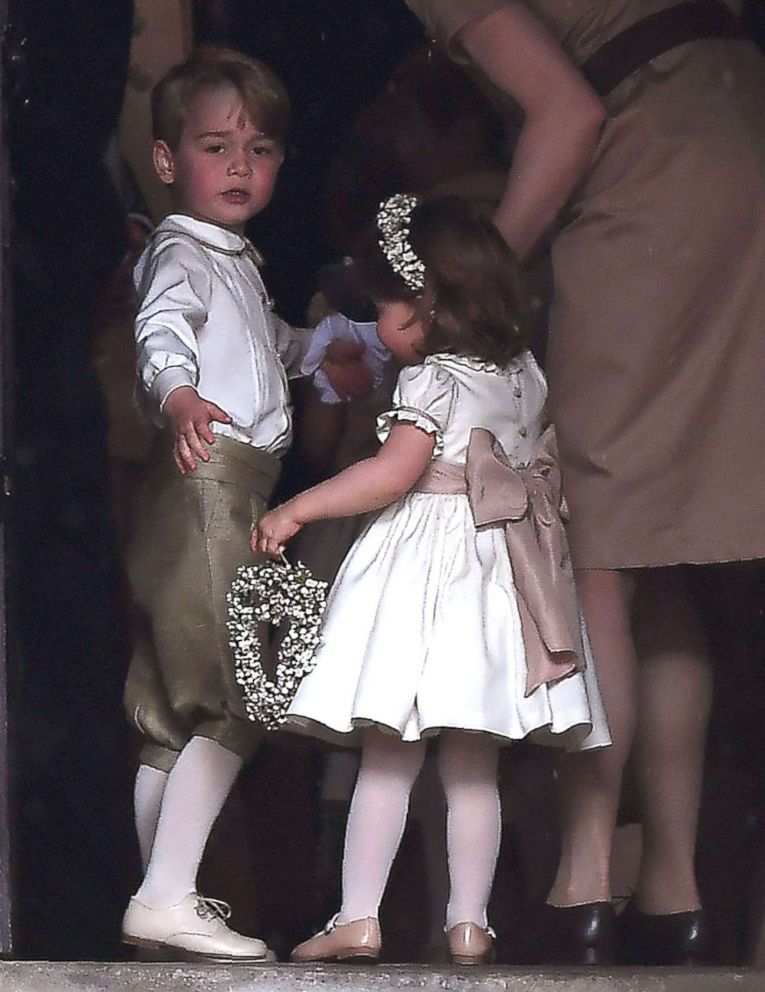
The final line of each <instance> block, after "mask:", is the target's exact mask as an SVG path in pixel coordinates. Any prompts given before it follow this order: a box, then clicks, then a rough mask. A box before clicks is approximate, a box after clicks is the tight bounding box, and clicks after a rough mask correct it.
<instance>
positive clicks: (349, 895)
mask: <svg viewBox="0 0 765 992" xmlns="http://www.w3.org/2000/svg"><path fill="white" fill-rule="evenodd" d="M424 756H425V744H424V742H423V741H418V742H416V743H414V742H412V743H404V742H403V741H401V740H399V739H398V738H397V737H393V736H392V735H387V734H383V733H381V732H380V731H377V730H370V731H368V733H367V736H366V737H365V739H364V751H363V754H362V758H361V767H360V769H359V776H358V779H357V781H356V788H355V790H354V793H353V799H352V800H351V808H350V812H349V814H348V826H347V828H346V834H345V853H344V855H343V905H342V909H341V911H340V916H339V922H341V923H350V922H351V921H352V920H360V919H364V917H367V916H374V917H376V916H377V913H378V910H379V907H380V901H381V900H382V895H383V892H384V891H385V885H386V883H387V881H388V875H389V874H390V869H391V865H392V864H393V859H394V858H395V856H396V851H397V850H398V846H399V844H400V843H401V837H402V836H403V833H404V826H405V825H406V816H407V812H408V810H409V794H410V792H411V791H412V786H413V785H414V781H415V779H416V778H417V774H418V772H419V770H420V766H421V765H422V759H423V757H424Z"/></svg>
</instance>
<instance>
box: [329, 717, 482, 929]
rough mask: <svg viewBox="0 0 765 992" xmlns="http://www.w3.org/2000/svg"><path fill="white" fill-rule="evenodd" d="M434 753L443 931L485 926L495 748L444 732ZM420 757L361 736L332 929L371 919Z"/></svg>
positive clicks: (399, 744)
mask: <svg viewBox="0 0 765 992" xmlns="http://www.w3.org/2000/svg"><path fill="white" fill-rule="evenodd" d="M438 748H439V751H438V768H439V773H440V776H441V781H442V783H443V787H444V792H445V794H446V806H447V837H446V842H447V852H448V858H449V881H450V894H449V904H448V906H447V909H446V928H447V929H450V928H451V927H453V926H455V924H457V923H463V922H473V923H478V924H480V925H481V926H486V925H487V920H486V907H487V905H488V902H489V896H490V894H491V886H492V882H493V879H494V869H495V867H496V863H497V856H498V854H499V841H500V832H501V814H500V804H499V792H498V789H497V746H496V744H495V743H494V742H493V741H492V740H491V739H490V738H489V737H487V736H485V735H483V734H467V733H463V732H459V731H444V732H442V733H441V734H440V736H439V740H438ZM424 757H425V743H424V741H417V742H413V743H405V742H403V741H401V740H400V739H399V738H398V737H394V736H393V735H391V734H384V733H381V732H380V731H378V730H374V729H371V730H368V731H367V732H366V736H365V738H364V749H363V754H362V759H361V767H360V769H359V777H358V780H357V782H356V789H355V791H354V793H353V799H352V801H351V808H350V812H349V814H348V826H347V829H346V837H345V854H344V857H343V904H342V908H341V911H340V916H339V921H340V922H342V923H348V922H350V921H352V920H358V919H363V918H364V917H367V916H373V917H376V916H377V914H378V911H379V906H380V902H381V900H382V895H383V892H384V890H385V885H386V883H387V881H388V875H389V874H390V869H391V866H392V864H393V859H394V857H395V856H396V852H397V850H398V847H399V844H400V843H401V837H402V835H403V833H404V826H405V824H406V817H407V813H408V810H409V795H410V793H411V791H412V786H413V785H414V782H415V779H416V778H417V775H418V773H419V771H420V767H421V766H422V761H423V758H424Z"/></svg>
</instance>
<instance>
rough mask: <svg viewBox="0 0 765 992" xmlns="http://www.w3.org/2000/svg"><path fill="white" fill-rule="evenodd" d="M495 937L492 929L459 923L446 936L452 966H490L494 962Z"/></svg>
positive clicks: (468, 923) (475, 924)
mask: <svg viewBox="0 0 765 992" xmlns="http://www.w3.org/2000/svg"><path fill="white" fill-rule="evenodd" d="M495 937H496V934H495V933H494V931H493V930H492V929H491V927H481V926H479V925H478V924H477V923H470V922H466V923H457V924H456V925H455V926H453V927H452V928H451V930H449V931H447V934H446V938H447V940H448V942H449V957H450V958H451V959H452V964H465V965H475V964H490V963H491V962H492V961H493V960H494V940H495Z"/></svg>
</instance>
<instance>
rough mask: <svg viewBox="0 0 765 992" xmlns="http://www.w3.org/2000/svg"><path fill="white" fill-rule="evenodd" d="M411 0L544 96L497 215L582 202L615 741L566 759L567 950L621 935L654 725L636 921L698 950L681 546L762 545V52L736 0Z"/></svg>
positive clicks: (563, 244) (702, 696) (586, 463)
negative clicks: (626, 802)
mask: <svg viewBox="0 0 765 992" xmlns="http://www.w3.org/2000/svg"><path fill="white" fill-rule="evenodd" d="M407 3H408V4H409V6H410V7H412V8H413V9H414V10H415V12H416V13H417V14H418V15H419V16H420V17H421V19H422V20H423V21H424V22H425V24H426V25H427V26H428V28H429V30H430V31H431V33H432V34H433V35H434V36H437V37H438V38H439V39H440V40H441V41H442V42H444V43H445V44H446V45H448V46H449V48H450V50H451V51H452V53H453V54H455V56H457V57H460V56H462V57H467V58H468V59H469V60H470V61H472V62H473V64H474V65H476V66H477V67H479V68H480V69H481V70H482V71H483V73H484V74H485V75H486V76H487V77H488V78H489V80H490V81H491V82H492V83H493V84H494V85H495V86H496V87H497V88H498V89H499V90H501V91H503V92H504V93H506V94H508V95H510V96H511V97H512V98H513V99H514V100H515V102H516V103H517V104H519V105H520V108H521V110H522V111H523V113H524V124H523V127H522V129H521V133H520V138H519V141H518V145H517V149H516V155H515V159H514V163H513V167H512V169H511V172H510V175H509V178H508V185H507V190H506V194H505V197H504V199H503V201H502V204H501V205H500V208H499V211H498V213H497V217H496V219H497V223H498V225H499V226H500V228H501V229H502V231H503V233H504V234H505V237H506V238H507V240H508V242H509V243H510V244H511V245H512V246H513V247H514V248H515V249H516V250H517V251H518V252H519V253H520V254H521V255H522V256H523V255H527V254H528V253H529V251H530V250H531V248H532V247H533V245H534V244H535V242H536V241H537V240H538V238H539V237H540V235H541V234H542V233H543V232H544V231H545V229H546V228H548V227H549V226H550V224H551V221H552V218H553V217H554V215H556V214H557V213H558V211H559V210H560V208H561V207H562V206H563V205H564V204H565V203H567V208H566V210H565V213H564V215H563V224H562V226H561V227H560V228H559V229H558V231H557V233H556V235H555V237H554V240H553V249H552V250H553V267H554V272H555V296H554V300H553V307H552V312H551V335H550V344H549V351H548V373H549V378H550V386H551V401H552V406H553V416H554V418H555V421H556V424H557V428H558V436H559V442H560V446H561V456H562V460H563V467H564V472H565V484H566V489H567V494H568V499H569V503H570V506H571V517H572V524H571V526H572V529H571V540H572V553H573V555H574V564H575V566H576V567H577V570H578V573H577V583H578V587H579V591H580V596H581V599H582V603H583V606H584V610H585V614H586V617H587V622H588V626H589V630H590V636H591V639H592V642H593V647H594V650H595V653H596V656H597V658H598V662H599V673H600V675H601V682H602V690H603V695H604V698H605V701H606V706H607V710H608V713H609V718H610V721H611V724H612V733H613V737H614V747H613V748H612V749H611V751H610V753H608V754H605V753H604V754H601V755H591V756H584V757H578V758H577V759H576V761H572V762H571V763H570V764H569V766H568V768H567V769H566V773H565V775H564V776H563V791H564V796H565V800H566V801H565V803H564V806H565V810H564V845H563V857H562V859H561V864H560V867H559V871H558V875H557V878H556V880H555V883H554V886H553V889H552V891H551V893H550V900H549V901H550V903H551V904H552V905H553V906H555V907H560V909H559V910H558V912H557V914H555V915H556V918H557V923H558V926H559V928H560V934H561V941H562V944H563V945H564V946H562V947H561V948H560V950H561V956H564V957H566V956H568V957H573V958H575V957H576V956H577V955H578V954H580V953H581V955H582V956H583V957H584V958H585V959H590V960H598V959H603V958H607V957H608V956H609V955H610V953H611V951H610V948H609V946H608V945H609V939H608V935H609V928H610V926H611V923H610V917H609V913H610V907H609V905H608V902H607V900H608V899H609V896H610V891H609V881H608V867H609V855H610V845H611V839H612V835H613V826H614V822H615V816H616V808H617V802H618V794H619V788H620V784H621V775H622V770H623V766H624V762H625V760H626V757H627V754H628V753H629V751H630V747H631V745H632V739H633V732H634V731H635V729H636V730H637V734H636V736H635V758H636V769H637V777H638V784H639V787H640V791H641V802H642V814H643V828H644V830H643V833H644V849H643V857H642V863H641V870H640V877H639V881H638V887H637V892H636V894H635V897H634V899H633V907H632V909H631V913H630V915H631V919H632V923H633V932H634V933H635V934H642V936H643V937H644V938H645V940H644V943H648V944H651V943H652V944H653V947H652V948H650V949H649V950H648V951H647V952H646V953H647V956H648V957H653V959H654V961H655V963H674V962H679V961H685V960H692V959H693V958H694V957H696V956H698V954H699V953H700V951H701V947H700V943H701V936H702V935H701V930H700V927H699V923H700V916H699V909H700V900H699V893H698V889H697V886H696V881H695V877H694V870H693V855H694V845H695V832H696V820H697V813H698V806H699V794H700V787H701V772H702V760H703V744H704V735H705V728H706V720H707V715H708V710H709V696H710V675H709V666H708V663H707V658H706V648H705V640H704V635H703V632H702V630H701V627H700V624H699V622H698V619H697V616H696V612H695V608H694V605H693V603H692V599H691V596H690V594H689V590H688V576H687V570H686V569H683V568H682V567H670V566H682V565H683V564H686V563H704V562H717V561H730V560H739V559H746V558H760V557H763V556H765V521H763V520H762V519H761V518H758V519H756V520H752V519H751V516H752V515H751V513H750V510H749V493H751V492H754V493H761V492H762V491H763V485H765V462H763V460H762V459H757V463H756V464H753V460H752V458H751V455H750V452H751V451H752V450H753V449H752V443H751V440H750V439H751V437H752V433H753V432H755V433H756V432H757V431H758V430H759V431H760V433H761V428H759V425H760V424H761V423H762V419H761V416H760V415H759V412H758V411H759V406H760V396H761V375H760V369H761V368H762V363H763V360H765V336H763V334H762V331H761V321H762V314H763V313H764V312H765V279H764V278H763V276H764V275H765V119H764V118H763V115H762V107H763V105H765V61H764V60H763V59H762V57H761V55H760V54H759V52H758V51H757V50H756V48H755V46H754V45H753V44H751V43H750V42H749V41H746V40H745V39H743V38H742V37H741V36H740V32H739V28H738V26H737V22H736V21H735V18H734V17H733V16H732V15H731V13H730V10H729V9H728V8H727V7H725V6H724V5H723V4H722V3H718V2H716V0H697V2H691V3H683V4H680V5H679V6H676V7H673V6H672V0H610V2H607V0H523V2H522V3H521V2H513V0H407ZM609 43H610V44H609ZM575 66H578V67H580V69H581V70H582V71H581V72H579V71H577V69H576V68H575ZM585 74H586V75H587V76H588V77H589V78H590V79H591V80H592V81H593V82H594V84H595V85H596V86H597V87H598V90H599V93H600V96H601V100H600V101H599V100H598V98H597V96H596V94H595V92H594V90H593V89H592V88H591V87H590V86H588V84H587V82H585V78H584V76H585ZM603 107H604V108H605V110H606V111H607V116H605V117H604V114H603V109H602V108H603ZM598 132H600V133H599V138H598ZM742 470H744V471H745V472H746V478H745V482H743V483H739V484H736V483H735V482H734V481H733V480H736V479H742V474H743V473H742ZM752 476H754V477H752ZM744 515H746V516H744ZM744 519H745V520H746V526H742V521H743V520H744ZM628 570H629V571H628ZM633 594H634V597H635V598H634V604H631V602H630V601H631V597H632V596H633ZM631 605H634V606H635V608H636V609H637V610H639V611H640V613H639V616H640V622H639V623H636V625H635V630H636V631H637V632H638V637H639V640H640V643H638V644H637V647H638V649H639V653H640V656H641V664H640V666H638V665H637V664H636V660H635V647H636V644H635V641H633V637H632V634H631V626H630V615H629V612H630V606H631ZM659 945H661V946H659ZM641 954H642V952H641V951H640V950H639V949H638V950H634V949H633V951H632V955H633V956H634V957H637V958H639V957H640V956H641Z"/></svg>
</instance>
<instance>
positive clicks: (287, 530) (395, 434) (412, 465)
mask: <svg viewBox="0 0 765 992" xmlns="http://www.w3.org/2000/svg"><path fill="white" fill-rule="evenodd" d="M434 445H435V437H434V436H433V435H432V434H428V433H426V432H425V431H423V430H420V428H419V427H414V426H412V425H411V424H403V423H398V424H394V426H393V428H392V429H391V432H390V435H389V436H388V440H387V441H386V442H385V444H384V445H383V446H382V448H380V451H379V452H378V454H377V455H375V457H374V458H366V459H365V460H364V461H361V462H356V464H355V465H351V466H350V467H349V468H347V469H345V470H344V471H342V472H340V473H339V474H338V475H336V476H334V477H333V478H331V479H327V481H326V482H322V483H320V484H319V485H318V486H314V487H313V488H312V489H307V490H306V491H305V492H303V493H299V494H298V495H297V496H294V497H293V498H292V499H290V500H288V501H287V502H286V503H283V504H282V505H281V506H279V507H277V508H276V509H275V510H271V511H270V512H269V513H266V514H265V516H264V517H262V518H261V520H260V522H259V524H258V526H257V529H256V530H255V531H254V532H253V535H252V542H251V543H252V549H253V551H265V552H266V553H267V554H270V555H278V554H280V553H281V552H282V550H283V548H284V542H285V541H287V540H288V539H289V538H290V537H292V536H293V535H294V534H297V532H298V531H299V530H300V528H301V527H302V526H303V524H307V523H309V522H310V521H311V520H321V519H324V518H326V517H350V516H353V515H354V514H356V513H366V512H367V511H368V510H377V509H379V508H380V507H383V506H387V504H388V503H392V502H393V500H395V499H398V497H399V496H403V494H404V493H406V492H408V491H409V490H410V489H411V488H412V486H413V485H414V484H415V482H416V481H417V480H418V479H419V477H420V476H421V475H422V473H423V471H424V470H425V468H426V466H427V465H428V463H429V462H430V459H431V457H432V454H433V447H434Z"/></svg>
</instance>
